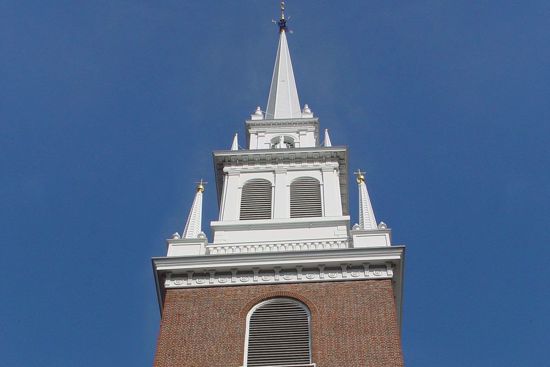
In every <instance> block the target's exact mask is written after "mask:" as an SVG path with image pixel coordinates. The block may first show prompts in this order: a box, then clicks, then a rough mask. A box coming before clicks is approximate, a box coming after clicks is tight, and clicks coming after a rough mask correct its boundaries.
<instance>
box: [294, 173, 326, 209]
mask: <svg viewBox="0 0 550 367" xmlns="http://www.w3.org/2000/svg"><path fill="white" fill-rule="evenodd" d="M322 216H323V209H322V203H321V185H320V184H319V181H317V180H316V179H314V178H313V177H300V178H297V179H296V180H294V181H293V182H292V183H291V184H290V218H305V217H322Z"/></svg>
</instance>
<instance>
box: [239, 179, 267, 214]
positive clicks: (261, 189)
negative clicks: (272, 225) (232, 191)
mask: <svg viewBox="0 0 550 367" xmlns="http://www.w3.org/2000/svg"><path fill="white" fill-rule="evenodd" d="M240 219H241V220H254V219H271V182H269V181H267V180H263V179H253V180H250V181H248V182H247V183H245V184H244V186H243V190H242V197H241V214H240Z"/></svg>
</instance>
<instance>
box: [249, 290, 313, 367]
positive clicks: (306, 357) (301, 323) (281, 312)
mask: <svg viewBox="0 0 550 367" xmlns="http://www.w3.org/2000/svg"><path fill="white" fill-rule="evenodd" d="M247 321H248V322H247V324H248V325H247V346H246V361H245V366H247V367H262V366H309V365H310V364H311V336H310V323H311V316H310V313H309V310H308V308H307V307H306V306H305V305H304V304H303V303H301V302H298V301H296V300H294V299H291V298H273V299H270V300H268V301H265V302H262V303H260V304H258V305H257V306H256V307H254V308H253V309H252V311H251V312H250V314H249V316H248V320H247Z"/></svg>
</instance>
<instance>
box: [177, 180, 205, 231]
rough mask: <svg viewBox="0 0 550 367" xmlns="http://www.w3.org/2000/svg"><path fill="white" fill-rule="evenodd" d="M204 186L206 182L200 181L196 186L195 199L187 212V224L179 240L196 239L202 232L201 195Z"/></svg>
mask: <svg viewBox="0 0 550 367" xmlns="http://www.w3.org/2000/svg"><path fill="white" fill-rule="evenodd" d="M204 184H206V182H203V180H201V181H200V182H199V183H198V185H197V193H196V194H195V199H194V200H193V205H192V206H191V210H190V211H189V216H188V217H187V223H186V224H185V229H184V230H183V234H182V235H181V238H185V239H189V238H198V237H199V234H201V232H202V230H201V221H202V193H203V192H204Z"/></svg>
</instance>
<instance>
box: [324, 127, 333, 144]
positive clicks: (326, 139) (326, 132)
mask: <svg viewBox="0 0 550 367" xmlns="http://www.w3.org/2000/svg"><path fill="white" fill-rule="evenodd" d="M331 146H332V143H331V142H330V136H329V135H328V129H325V147H331Z"/></svg>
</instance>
